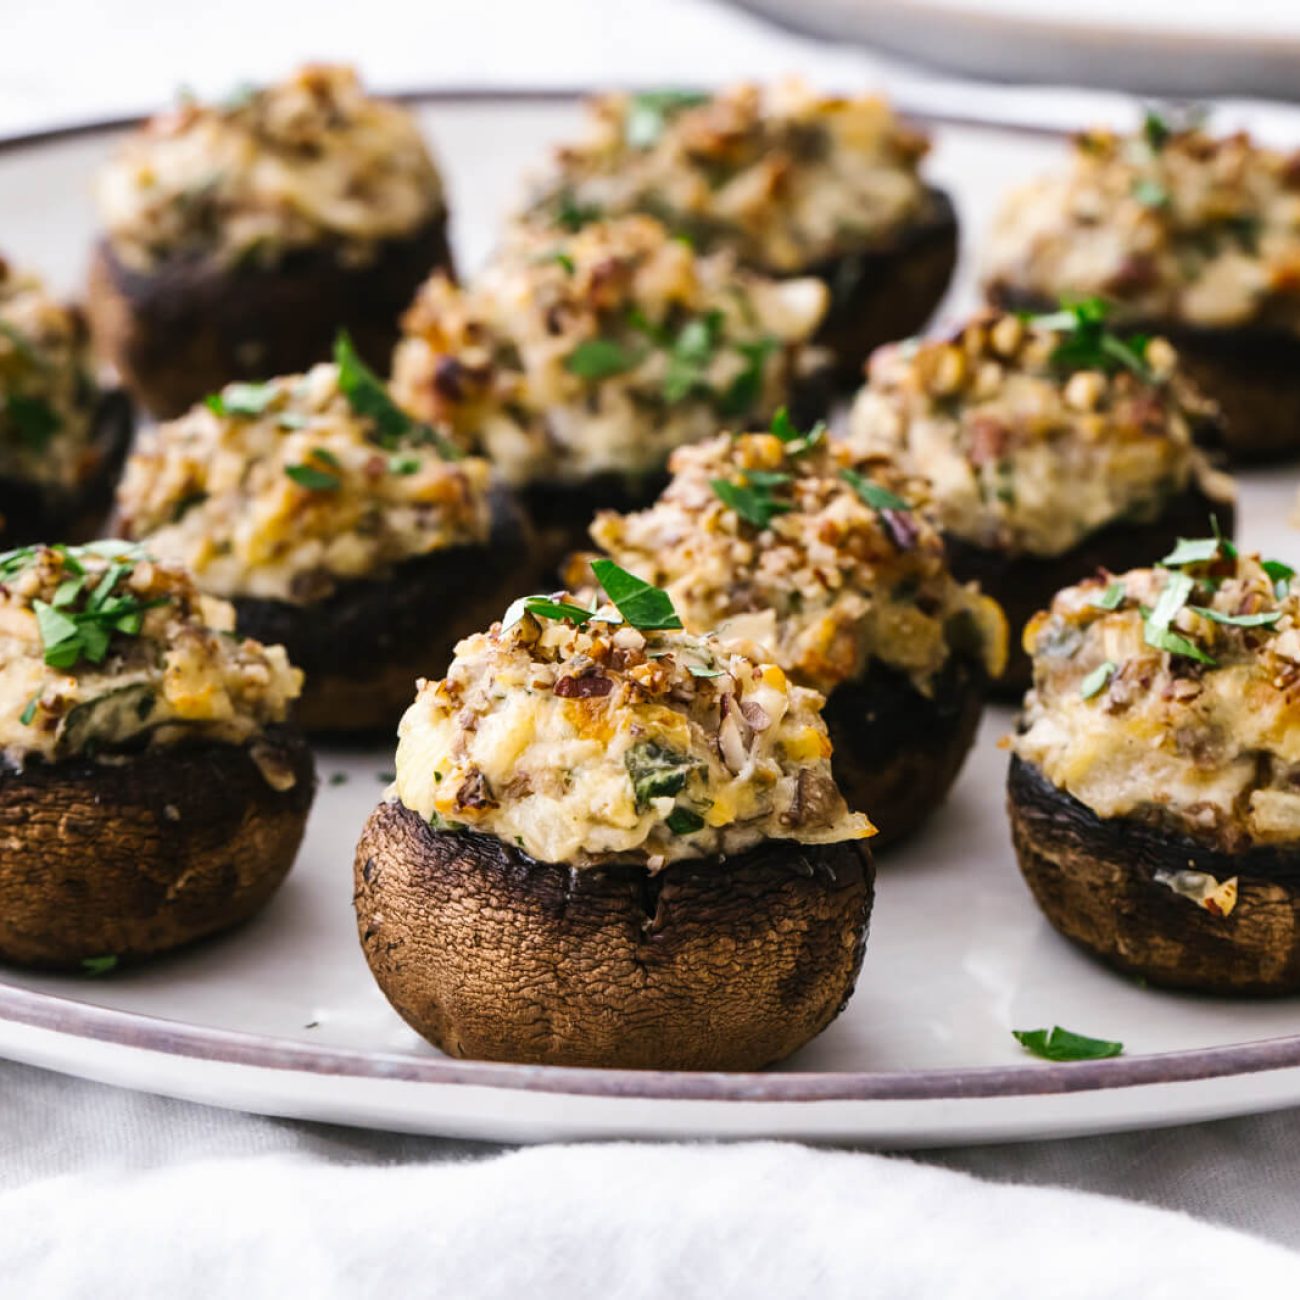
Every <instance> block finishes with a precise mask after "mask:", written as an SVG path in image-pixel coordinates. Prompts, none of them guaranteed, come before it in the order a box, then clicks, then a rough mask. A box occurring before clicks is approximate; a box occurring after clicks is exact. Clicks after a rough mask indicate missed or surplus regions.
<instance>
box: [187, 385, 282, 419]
mask: <svg viewBox="0 0 1300 1300" xmlns="http://www.w3.org/2000/svg"><path fill="white" fill-rule="evenodd" d="M275 396H276V390H275V387H274V386H273V385H272V384H227V385H226V386H225V388H223V389H222V390H221V392H219V393H209V394H208V396H207V397H205V398H204V399H203V401H204V403H205V404H206V405H207V406H208V408H209V409H210V410H213V411H215V412H216V413H217V414H218V415H242V416H246V417H249V418H252V417H255V416H258V415H264V414H265V413H266V410H267V407H269V406H270V405H271V403H272V402H273V401H274V400H275Z"/></svg>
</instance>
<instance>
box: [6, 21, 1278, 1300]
mask: <svg viewBox="0 0 1300 1300" xmlns="http://www.w3.org/2000/svg"><path fill="white" fill-rule="evenodd" d="M268 14H273V15H274V16H273V19H272V21H271V22H270V23H269V24H266V25H263V20H264V19H265V18H266V15H268ZM3 26H4V35H3V39H2V40H0V135H3V134H6V133H15V132H19V131H25V130H32V129H38V128H41V127H44V126H48V125H51V124H55V123H63V122H69V121H75V120H79V119H83V118H85V117H88V116H89V117H93V116H103V115H114V114H120V113H124V112H131V111H139V110H144V109H147V108H148V107H149V106H150V105H151V104H154V103H156V102H158V101H160V100H166V99H168V98H170V96H171V94H172V93H173V91H174V89H175V87H177V86H178V85H180V84H188V85H191V86H194V87H196V88H197V89H200V90H203V91H220V90H223V89H225V88H227V87H229V86H230V85H232V84H234V83H236V82H238V81H240V80H243V79H256V78H259V77H269V76H274V75H275V74H277V73H278V72H280V71H282V70H283V69H284V68H286V67H287V66H290V65H291V64H292V63H294V62H295V61H297V60H299V59H301V58H303V57H313V58H347V59H350V60H352V61H354V62H356V63H358V64H359V65H360V66H362V68H363V69H364V71H365V73H366V75H367V77H368V79H369V80H370V81H371V82H372V83H373V84H375V85H377V86H379V87H382V88H403V87H405V88H414V87H426V86H447V87H463V86H475V87H482V86H509V85H519V84H527V85H530V86H566V87H567V86H583V85H590V84H594V83H616V82H628V83H640V84H661V83H664V82H667V81H675V82H679V83H680V82H692V81H700V82H709V81H719V80H725V79H727V78H730V77H734V76H741V75H751V76H774V75H779V74H782V73H785V72H789V71H800V72H802V73H804V74H806V75H807V76H809V78H810V79H813V80H815V81H817V82H819V83H822V84H826V85H834V86H855V85H864V84H869V83H872V84H877V85H882V86H885V87H887V88H889V89H891V90H893V91H895V92H896V93H899V94H901V95H903V96H904V97H906V96H907V95H908V94H923V95H925V96H926V97H927V99H928V102H930V103H935V102H938V101H943V102H947V103H949V104H951V105H960V106H965V107H970V106H977V107H985V108H992V109H995V110H996V111H997V112H998V113H999V114H1002V115H1006V116H1010V117H1013V118H1015V117H1018V118H1020V119H1021V120H1024V119H1026V118H1029V119H1037V120H1041V121H1062V122H1070V121H1072V120H1075V119H1077V116H1078V114H1079V102H1078V99H1077V98H1075V99H1070V98H1069V97H1068V96H1065V95H1063V94H1061V93H1054V94H1053V93H1049V94H1047V95H1038V96H1035V95H1033V94H1032V93H1031V92H1010V93H1008V92H1005V91H1001V90H996V89H993V88H987V87H970V86H963V85H961V84H959V83H955V82H951V81H942V80H939V79H936V78H929V77H926V76H924V75H922V74H920V73H918V72H916V71H915V70H913V69H908V68H905V67H901V66H899V65H897V64H893V63H888V62H886V61H884V60H882V59H880V58H876V57H872V56H871V55H869V54H867V53H864V52H859V51H854V50H850V49H847V48H831V47H828V46H825V45H819V44H817V43H815V42H811V41H808V40H804V39H801V38H798V37H795V36H792V35H790V34H789V33H786V32H782V31H779V30H777V29H775V28H770V27H768V26H766V25H765V24H764V23H762V22H761V21H760V20H758V19H756V18H753V17H750V16H747V15H744V14H740V13H736V12H734V11H731V10H729V9H726V8H725V7H723V6H720V5H715V4H709V3H703V2H700V0H653V2H652V0H639V2H633V0H545V2H542V0H474V2H473V3H463V2H462V0H424V2H423V3H419V4H416V3H407V4H403V3H400V2H399V0H368V3H367V4H366V5H364V6H325V5H321V4H319V0H316V2H314V3H312V4H307V3H305V0H291V2H289V3H280V4H277V5H275V6H274V7H273V8H272V6H269V5H267V4H265V3H253V0H224V3H223V4H221V5H206V6H202V7H200V6H190V5H184V4H181V3H178V2H177V0H170V2H169V3H160V2H158V0H116V3H113V4H111V5H108V4H105V3H103V0H43V2H42V3H19V2H18V0H11V2H10V3H9V4H8V5H6V6H5V13H4V25H3ZM1087 106H1088V107H1087V112H1088V115H1089V116H1110V115H1115V114H1122V113H1123V111H1124V108H1125V106H1124V105H1123V103H1122V101H1119V100H1116V99H1114V98H1111V97H1108V96H1100V95H1098V96H1090V97H1088V100H1087ZM1239 111H1240V112H1241V113H1243V114H1246V115H1250V114H1252V113H1254V114H1255V120H1259V114H1258V109H1257V107H1256V108H1252V106H1249V105H1245V106H1241V107H1240V110H1239ZM1221 120H1223V119H1221ZM1229 120H1230V118H1229ZM1265 124H1266V129H1271V130H1273V131H1274V132H1275V133H1287V132H1288V131H1289V130H1290V129H1292V128H1293V127H1294V126H1295V119H1294V118H1293V117H1291V116H1290V115H1289V114H1278V115H1269V116H1268V117H1267V118H1266V120H1265ZM2 244H3V215H2V214H0V245H2ZM494 1150H495V1149H494V1148H491V1147H486V1146H476V1145H473V1144H467V1143H449V1142H438V1141H434V1140H428V1139H419V1138H412V1137H401V1136H388V1135H382V1134H371V1133H364V1132H352V1131H344V1130H338V1129H327V1128H322V1127H318V1126H312V1125H306V1124H296V1123H290V1122H285V1121H278V1120H270V1119H262V1118H255V1117H248V1116H240V1115H236V1114H233V1113H227V1112H222V1111H216V1110H208V1109H205V1108H203V1107H198V1106H193V1105H187V1104H184V1103H180V1102H174V1101H168V1100H162V1099H158V1098H153V1097H149V1096H145V1095H140V1094H132V1093H126V1092H119V1091H117V1090H114V1089H111V1088H107V1087H103V1086H98V1085H92V1084H87V1083H82V1082H79V1081H76V1080H73V1079H69V1078H64V1077H60V1076H55V1075H48V1074H44V1073H42V1072H40V1071H37V1070H33V1069H29V1068H26V1067H22V1066H18V1065H11V1064H0V1153H3V1156H2V1158H0V1221H2V1220H3V1218H4V1204H5V1200H4V1198H6V1197H12V1196H15V1195H19V1194H21V1193H22V1191H23V1189H25V1188H28V1187H31V1186H33V1185H34V1183H35V1181H36V1180H41V1179H46V1178H50V1177H54V1176H60V1175H77V1174H93V1175H98V1176H110V1177H112V1178H126V1177H127V1176H128V1174H130V1173H132V1172H134V1171H140V1170H152V1169H159V1168H162V1167H168V1166H174V1165H177V1164H183V1163H185V1162H187V1161H192V1160H196V1159H199V1158H201V1157H212V1156H247V1155H265V1154H268V1153H283V1152H294V1153H298V1154H300V1155H301V1156H303V1157H304V1158H313V1159H316V1160H320V1161H323V1162H329V1163H331V1164H339V1163H341V1164H350V1165H351V1164H358V1163H364V1164H379V1165H388V1164H410V1163H414V1162H428V1161H430V1160H452V1159H455V1160H477V1159H481V1158H484V1157H486V1156H489V1155H491V1154H493V1152H494ZM923 1159H924V1160H925V1161H926V1162H930V1163H934V1164H940V1165H945V1166H948V1167H951V1168H953V1169H960V1170H966V1171H970V1172H972V1173H975V1174H977V1175H979V1176H981V1177H984V1178H988V1179H992V1180H995V1181H1000V1182H1022V1183H1030V1184H1045V1185H1055V1186H1064V1187H1073V1188H1080V1189H1087V1190H1093V1191H1099V1192H1107V1193H1111V1194H1114V1195H1119V1196H1123V1197H1126V1198H1131V1199H1132V1200H1135V1201H1141V1202H1146V1203H1149V1204H1152V1205H1158V1206H1165V1207H1171V1208H1179V1209H1182V1210H1185V1211H1188V1212H1190V1213H1191V1214H1193V1215H1196V1216H1198V1217H1201V1218H1204V1219H1206V1220H1209V1221H1212V1222H1217V1223H1221V1224H1225V1225H1231V1226H1234V1227H1238V1228H1242V1229H1245V1230H1247V1231H1249V1232H1252V1233H1255V1234H1258V1235H1261V1236H1264V1237H1268V1238H1271V1239H1273V1240H1275V1241H1277V1242H1279V1243H1282V1244H1285V1245H1287V1246H1289V1247H1291V1248H1293V1249H1297V1250H1300V1216H1297V1215H1296V1213H1295V1206H1296V1205H1297V1203H1300V1114H1297V1113H1296V1112H1284V1113H1280V1114H1273V1115H1269V1116H1264V1117H1260V1118H1254V1119H1245V1120H1234V1121H1226V1122H1221V1123H1216V1124H1208V1125H1202V1126H1199V1127H1196V1128H1188V1129H1174V1130H1164V1131H1159V1132H1153V1133H1139V1134H1128V1135H1124V1136H1119V1137H1108V1138H1091V1139H1080V1140H1074V1141H1063V1142H1054V1143H1045V1144H1030V1145H1018V1146H1008V1147H985V1148H980V1149H970V1150H963V1151H947V1152H928V1153H926V1154H925V1156H924V1157H923ZM13 1245H14V1243H12V1242H9V1243H6V1242H5V1241H4V1236H3V1224H2V1222H0V1260H3V1256H4V1250H5V1248H6V1246H8V1247H9V1248H12V1247H13ZM922 1293H923V1292H922V1291H920V1290H918V1291H916V1292H915V1294H918V1295H919V1294H922ZM1010 1293H1011V1292H1010V1291H1009V1292H1008V1294H1010ZM1038 1293H1039V1294H1044V1295H1048V1294H1051V1291H1050V1290H1049V1289H1040V1290H1039V1291H1038ZM52 1294H55V1293H52Z"/></svg>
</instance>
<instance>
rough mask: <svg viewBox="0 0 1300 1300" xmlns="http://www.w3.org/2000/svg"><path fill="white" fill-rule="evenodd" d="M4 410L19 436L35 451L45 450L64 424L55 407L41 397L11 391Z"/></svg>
mask: <svg viewBox="0 0 1300 1300" xmlns="http://www.w3.org/2000/svg"><path fill="white" fill-rule="evenodd" d="M3 410H4V412H5V413H6V414H7V415H8V416H9V418H10V419H11V420H12V421H13V424H14V428H16V429H17V430H18V436H19V437H20V438H21V439H22V440H23V442H25V443H26V444H27V446H28V447H30V448H31V449H32V450H33V451H44V450H45V449H46V448H47V447H48V446H49V445H50V439H51V438H52V437H54V435H55V434H56V433H57V432H58V431H59V429H60V428H61V427H62V425H63V421H62V420H60V419H59V417H58V415H57V414H56V413H55V411H54V409H53V407H51V406H50V404H49V403H48V402H46V401H43V400H42V399H41V398H39V397H24V396H23V394H22V393H10V394H9V396H8V397H7V398H5V402H4V408H3Z"/></svg>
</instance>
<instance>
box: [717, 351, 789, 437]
mask: <svg viewBox="0 0 1300 1300" xmlns="http://www.w3.org/2000/svg"><path fill="white" fill-rule="evenodd" d="M776 346H777V344H776V340H775V339H773V338H762V339H758V340H757V341H756V342H753V343H737V344H736V345H735V348H736V351H737V352H739V353H740V355H741V356H742V357H744V359H745V366H744V369H742V370H741V371H740V373H739V374H737V376H736V377H735V379H733V380H732V381H731V383H730V384H729V385H728V387H727V391H726V392H725V393H723V394H722V396H721V397H720V398H718V400H717V403H716V405H717V408H718V411H719V412H720V413H721V414H722V415H725V416H727V417H728V418H730V419H740V418H741V417H742V416H745V415H748V414H749V413H750V412H751V411H752V410H753V409H754V408H755V407H756V406H757V405H758V400H759V398H760V397H762V395H763V368H764V367H765V366H766V365H767V359H768V357H770V356H771V355H772V353H773V352H775V351H776Z"/></svg>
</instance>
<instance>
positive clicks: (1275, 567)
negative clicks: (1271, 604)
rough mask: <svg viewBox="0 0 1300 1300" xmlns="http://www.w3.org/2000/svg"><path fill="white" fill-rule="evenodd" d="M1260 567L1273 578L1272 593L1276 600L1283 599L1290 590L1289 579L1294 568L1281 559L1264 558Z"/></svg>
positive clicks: (1293, 575) (1293, 574)
mask: <svg viewBox="0 0 1300 1300" xmlns="http://www.w3.org/2000/svg"><path fill="white" fill-rule="evenodd" d="M1260 567H1261V568H1262V569H1263V570H1264V572H1265V573H1267V574H1268V576H1269V577H1270V578H1272V579H1273V594H1274V595H1275V596H1276V597H1277V598H1278V600H1285V599H1286V598H1287V596H1288V595H1289V594H1290V591H1291V579H1292V578H1294V577H1295V570H1294V569H1293V568H1292V567H1291V566H1290V565H1289V564H1283V563H1282V561H1281V560H1264V561H1263V562H1262V564H1261V565H1260Z"/></svg>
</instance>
